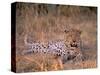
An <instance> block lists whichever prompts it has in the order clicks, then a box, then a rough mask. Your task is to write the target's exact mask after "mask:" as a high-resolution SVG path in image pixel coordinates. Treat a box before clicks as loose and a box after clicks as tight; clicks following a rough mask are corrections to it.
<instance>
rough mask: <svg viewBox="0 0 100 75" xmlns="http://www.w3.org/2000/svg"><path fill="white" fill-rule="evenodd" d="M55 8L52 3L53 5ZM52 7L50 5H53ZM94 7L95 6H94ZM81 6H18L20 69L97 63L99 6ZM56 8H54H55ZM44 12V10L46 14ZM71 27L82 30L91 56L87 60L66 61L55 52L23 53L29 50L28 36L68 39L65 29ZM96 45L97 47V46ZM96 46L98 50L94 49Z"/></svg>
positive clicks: (84, 43) (17, 32)
mask: <svg viewBox="0 0 100 75" xmlns="http://www.w3.org/2000/svg"><path fill="white" fill-rule="evenodd" d="M49 8H51V6H49ZM49 8H48V9H49ZM91 9H92V10H91ZM91 9H90V7H78V6H60V7H59V8H57V9H55V8H52V10H50V9H49V11H48V13H47V14H46V13H45V10H46V8H45V9H41V11H40V14H38V13H37V10H38V5H34V4H27V3H18V4H17V7H16V64H17V66H16V67H17V72H31V71H51V70H66V69H79V68H94V67H96V65H97V64H96V60H97V58H96V55H97V54H96V45H97V17H96V16H97V14H96V11H95V10H96V8H91ZM51 11H53V12H51ZM43 13H44V14H43ZM71 28H76V29H80V30H81V31H82V34H81V38H82V45H83V46H82V50H83V53H84V56H85V55H87V60H85V61H83V62H79V63H77V64H75V63H65V64H62V62H61V61H60V59H55V58H54V56H51V55H43V54H38V55H37V54H30V55H26V56H23V55H21V54H22V52H23V50H26V46H25V44H24V36H25V35H26V34H28V35H29V41H34V40H35V41H41V42H45V41H52V40H57V39H64V30H65V29H67V30H70V29H71ZM86 49H90V50H86ZM93 49H94V50H93ZM92 50H93V51H94V52H92Z"/></svg>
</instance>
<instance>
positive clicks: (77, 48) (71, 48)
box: [64, 29, 83, 62]
mask: <svg viewBox="0 0 100 75" xmlns="http://www.w3.org/2000/svg"><path fill="white" fill-rule="evenodd" d="M64 32H65V35H64V40H65V45H66V46H67V47H66V48H67V49H66V50H68V54H69V56H68V58H67V60H73V62H77V61H82V60H83V54H82V39H81V34H82V31H81V30H79V29H70V30H65V31H64Z"/></svg>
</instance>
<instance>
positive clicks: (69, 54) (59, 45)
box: [23, 29, 82, 64]
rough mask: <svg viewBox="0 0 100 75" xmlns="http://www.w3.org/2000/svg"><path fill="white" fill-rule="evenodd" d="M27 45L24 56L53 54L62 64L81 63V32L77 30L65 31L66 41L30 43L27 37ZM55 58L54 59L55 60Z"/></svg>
mask: <svg viewBox="0 0 100 75" xmlns="http://www.w3.org/2000/svg"><path fill="white" fill-rule="evenodd" d="M24 42H25V45H26V46H27V47H29V49H28V50H25V51H24V52H23V53H24V54H30V53H34V54H35V53H43V54H51V55H54V56H55V57H56V58H59V57H60V58H61V61H62V63H63V64H64V63H66V62H67V61H72V62H76V61H81V60H82V52H81V31H80V30H77V29H71V30H65V31H64V40H55V41H48V42H46V43H42V42H40V41H37V42H32V43H29V42H28V41H27V37H25V40H24ZM55 57H54V58H55Z"/></svg>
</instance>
